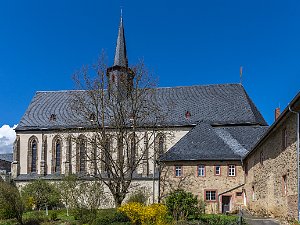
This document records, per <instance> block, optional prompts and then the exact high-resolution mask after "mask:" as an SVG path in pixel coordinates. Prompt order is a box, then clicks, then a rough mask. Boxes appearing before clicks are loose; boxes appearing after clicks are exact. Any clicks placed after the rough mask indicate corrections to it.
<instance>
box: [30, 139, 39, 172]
mask: <svg viewBox="0 0 300 225" xmlns="http://www.w3.org/2000/svg"><path fill="white" fill-rule="evenodd" d="M37 150H38V139H37V137H36V136H31V137H30V138H29V140H28V152H27V173H36V172H37V159H38V157H37V156H38V153H37Z"/></svg>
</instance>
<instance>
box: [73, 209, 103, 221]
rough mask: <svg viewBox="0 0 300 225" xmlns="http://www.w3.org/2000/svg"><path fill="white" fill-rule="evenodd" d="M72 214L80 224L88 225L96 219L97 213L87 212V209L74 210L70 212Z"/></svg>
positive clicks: (94, 211) (93, 211)
mask: <svg viewBox="0 0 300 225" xmlns="http://www.w3.org/2000/svg"><path fill="white" fill-rule="evenodd" d="M72 214H73V215H74V218H75V220H79V222H80V223H81V224H86V223H88V224H90V223H92V222H93V221H94V220H95V219H96V216H97V211H96V210H89V209H87V208H75V209H74V210H73V211H72Z"/></svg>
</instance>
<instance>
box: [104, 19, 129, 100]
mask: <svg viewBox="0 0 300 225" xmlns="http://www.w3.org/2000/svg"><path fill="white" fill-rule="evenodd" d="M107 76H108V80H109V88H108V90H109V93H116V94H117V96H118V97H127V96H128V94H129V93H130V92H131V90H132V88H133V78H134V72H133V71H132V70H131V69H130V68H129V67H128V59H127V51H126V42H125V33H124V25H123V18H122V15H121V20H120V25H119V32H118V38H117V45H116V51H115V59H114V65H113V66H112V67H109V68H108V69H107Z"/></svg>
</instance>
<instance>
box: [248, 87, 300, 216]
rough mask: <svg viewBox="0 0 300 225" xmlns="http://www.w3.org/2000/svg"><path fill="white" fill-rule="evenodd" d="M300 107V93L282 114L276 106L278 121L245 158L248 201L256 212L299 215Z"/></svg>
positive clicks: (275, 214)
mask: <svg viewBox="0 0 300 225" xmlns="http://www.w3.org/2000/svg"><path fill="white" fill-rule="evenodd" d="M292 111H293V112H292ZM294 111H295V112H298V114H297V113H295V112H294ZM299 111H300V93H299V94H298V95H297V96H296V97H295V98H294V99H293V100H292V102H291V103H290V105H289V106H287V107H286V108H285V110H284V111H283V112H282V113H281V114H280V116H279V113H278V110H276V112H275V115H276V121H275V122H274V124H273V125H272V126H271V127H270V128H269V129H268V131H267V132H266V133H265V134H264V136H263V137H262V138H261V139H260V141H259V142H258V143H256V144H255V146H254V148H253V149H252V150H251V152H250V153H248V154H247V156H246V157H245V159H244V168H245V186H244V197H245V204H246V206H247V208H248V209H250V210H251V211H252V212H254V213H256V214H260V215H268V216H274V217H283V218H288V219H291V218H294V219H297V216H298V206H297V201H298V190H297V184H298V182H299V180H298V179H297V177H298V176H297V170H298V166H297V145H299V143H297V135H299V130H298V131H297V129H299V120H298V117H299ZM298 141H299V140H298Z"/></svg>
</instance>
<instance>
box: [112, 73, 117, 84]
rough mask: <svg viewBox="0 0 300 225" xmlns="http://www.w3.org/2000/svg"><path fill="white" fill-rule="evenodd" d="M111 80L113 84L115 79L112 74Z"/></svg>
mask: <svg viewBox="0 0 300 225" xmlns="http://www.w3.org/2000/svg"><path fill="white" fill-rule="evenodd" d="M111 80H112V82H113V83H115V80H116V77H115V75H114V74H113V75H112V76H111Z"/></svg>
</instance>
